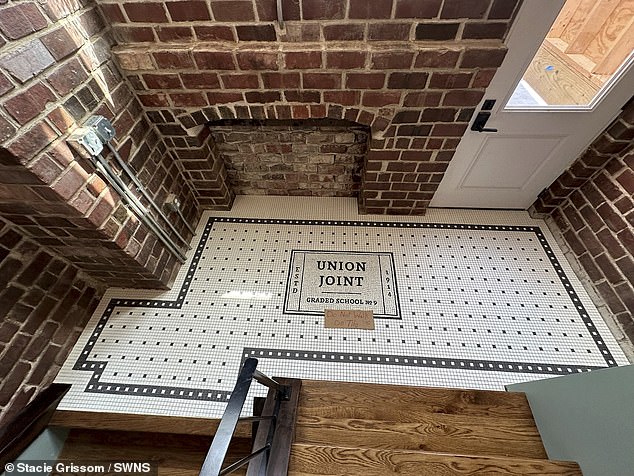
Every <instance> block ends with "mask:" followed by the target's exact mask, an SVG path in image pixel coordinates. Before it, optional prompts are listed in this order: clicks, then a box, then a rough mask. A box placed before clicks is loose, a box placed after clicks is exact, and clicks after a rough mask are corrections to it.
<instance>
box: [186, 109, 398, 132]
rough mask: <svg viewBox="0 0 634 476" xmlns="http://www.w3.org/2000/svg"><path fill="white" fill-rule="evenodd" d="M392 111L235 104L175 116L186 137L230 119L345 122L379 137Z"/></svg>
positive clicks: (390, 117)
mask: <svg viewBox="0 0 634 476" xmlns="http://www.w3.org/2000/svg"><path fill="white" fill-rule="evenodd" d="M393 117H394V110H393V109H385V110H383V111H382V114H380V113H379V112H378V111H377V110H376V109H372V108H367V107H363V106H362V105H360V104H356V105H353V106H350V105H344V104H340V103H334V102H328V103H321V104H310V103H291V104H273V105H264V104H262V105H259V104H248V103H235V104H227V105H217V106H212V107H209V108H205V109H204V110H199V111H196V112H193V113H192V112H185V113H183V114H181V115H179V116H177V117H176V120H177V121H178V123H179V125H180V126H181V127H182V129H183V130H184V131H187V133H188V134H191V135H198V134H199V133H200V131H201V130H202V128H201V126H203V125H205V124H206V123H208V122H209V121H214V120H231V119H260V120H264V119H277V120H279V119H326V118H329V119H345V120H348V121H352V122H357V123H359V124H362V125H364V126H368V127H370V131H371V132H372V137H373V138H382V136H383V134H384V133H385V131H386V130H387V129H388V128H389V126H390V125H391V120H392V118H393Z"/></svg>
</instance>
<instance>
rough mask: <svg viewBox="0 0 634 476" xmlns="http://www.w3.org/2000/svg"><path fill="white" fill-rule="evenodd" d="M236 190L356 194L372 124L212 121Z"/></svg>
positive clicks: (254, 192) (213, 129) (270, 192)
mask: <svg viewBox="0 0 634 476" xmlns="http://www.w3.org/2000/svg"><path fill="white" fill-rule="evenodd" d="M209 128H210V129H211V136H212V138H213V141H214V142H215V143H216V146H217V148H218V152H220V155H221V156H222V159H223V161H224V163H225V167H226V169H227V175H228V179H229V183H230V185H231V188H232V189H233V191H234V192H235V193H236V194H237V195H316V196H333V197H356V196H357V194H358V192H359V187H360V185H361V171H362V169H363V162H364V159H365V154H366V151H367V146H368V128H367V127H364V126H361V125H359V124H355V123H348V122H347V121H328V120H321V121H314V120H304V121H253V120H249V121H240V120H238V121H226V122H220V123H212V124H210V125H209Z"/></svg>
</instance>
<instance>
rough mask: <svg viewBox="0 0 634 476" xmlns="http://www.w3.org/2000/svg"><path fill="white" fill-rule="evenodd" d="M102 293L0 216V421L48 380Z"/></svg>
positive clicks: (99, 287)
mask: <svg viewBox="0 0 634 476" xmlns="http://www.w3.org/2000/svg"><path fill="white" fill-rule="evenodd" d="M102 291H103V289H102V286H100V285H96V284H95V283H94V282H92V281H90V280H89V279H87V277H86V276H85V275H84V274H83V273H81V272H80V271H79V270H78V269H77V267H75V266H73V265H72V264H71V263H69V262H68V261H66V260H63V259H60V258H57V257H55V255H54V254H53V253H52V252H51V251H50V250H47V249H46V248H43V247H42V246H41V245H39V244H38V243H36V242H34V241H33V240H30V239H28V238H25V237H24V236H23V235H22V234H21V233H20V231H19V230H17V229H16V228H15V227H12V226H10V225H9V224H8V223H7V222H5V221H3V220H1V219H0V425H2V422H3V420H5V419H6V418H7V417H10V416H11V415H12V414H13V413H15V412H16V411H18V410H19V409H20V408H22V407H23V406H24V405H26V404H27V403H28V401H29V400H30V399H31V398H32V397H33V395H34V394H35V393H36V392H37V390H38V389H40V388H41V387H44V386H46V385H48V384H49V383H51V382H52V380H53V378H54V377H55V375H56V374H57V371H58V370H59V368H60V366H61V365H62V363H63V362H64V360H65V359H66V356H67V355H68V353H69V352H70V350H71V349H72V347H73V345H74V344H75V341H76V340H77V338H78V337H79V334H80V333H81V331H82V329H83V326H84V325H85V324H86V322H87V320H88V318H89V317H90V315H91V314H92V312H93V310H94V309H95V307H96V306H97V303H98V301H99V298H100V296H101V294H102Z"/></svg>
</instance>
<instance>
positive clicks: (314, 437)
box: [295, 414, 547, 459]
mask: <svg viewBox="0 0 634 476" xmlns="http://www.w3.org/2000/svg"><path fill="white" fill-rule="evenodd" d="M427 416H428V418H426V419H424V420H421V421H418V422H390V421H382V420H370V419H349V418H338V419H332V418H323V417H315V416H302V415H300V416H299V417H298V419H297V427H296V433H295V441H296V442H297V443H310V444H317V445H320V444H321V445H328V444H332V442H336V443H337V445H340V446H347V447H360V448H375V449H404V450H424V451H433V452H446V453H453V454H462V455H490V456H517V457H523V458H536V459H546V458H547V455H546V451H545V449H544V445H543V444H542V440H541V437H540V435H539V431H538V430H537V427H536V426H535V424H534V423H533V422H532V421H529V420H506V419H503V418H497V417H496V418H483V417H465V416H462V415H445V414H428V415H427Z"/></svg>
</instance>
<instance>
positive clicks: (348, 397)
mask: <svg viewBox="0 0 634 476" xmlns="http://www.w3.org/2000/svg"><path fill="white" fill-rule="evenodd" d="M430 413H433V414H447V415H463V416H474V417H499V418H505V419H527V420H530V421H532V420H533V415H532V413H531V409H530V406H529V404H528V401H527V400H526V396H525V395H524V394H523V393H515V392H499V391H488V390H462V389H452V388H432V387H405V386H397V385H377V384H365V383H348V382H324V381H315V380H303V381H302V393H301V396H300V402H299V415H302V416H316V417H323V418H361V419H370V420H383V421H403V422H412V421H420V419H422V418H424V417H425V416H428V415H429V414H430Z"/></svg>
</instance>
